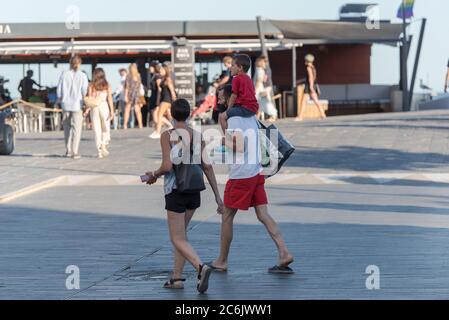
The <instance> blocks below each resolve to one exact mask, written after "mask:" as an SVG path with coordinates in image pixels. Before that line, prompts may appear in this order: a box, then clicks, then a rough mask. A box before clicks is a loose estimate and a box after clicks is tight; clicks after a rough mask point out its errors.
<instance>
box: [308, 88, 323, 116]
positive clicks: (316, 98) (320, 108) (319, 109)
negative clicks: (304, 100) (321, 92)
mask: <svg viewBox="0 0 449 320" xmlns="http://www.w3.org/2000/svg"><path fill="white" fill-rule="evenodd" d="M310 97H311V98H312V100H313V102H314V103H315V106H316V107H317V108H318V111H319V112H320V116H321V119H326V113H325V112H324V109H323V107H321V105H320V102H319V100H318V95H317V94H316V93H312V94H311V95H310Z"/></svg>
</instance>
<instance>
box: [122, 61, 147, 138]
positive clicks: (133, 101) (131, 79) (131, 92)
mask: <svg viewBox="0 0 449 320" xmlns="http://www.w3.org/2000/svg"><path fill="white" fill-rule="evenodd" d="M141 84H142V80H141V77H140V73H139V70H138V69H137V65H136V64H135V63H132V64H131V65H130V66H129V74H128V76H127V77H126V81H125V103H126V106H125V115H124V117H123V120H124V121H123V128H124V129H127V128H128V120H129V113H130V111H131V109H134V112H135V114H136V118H137V123H138V124H139V129H142V128H143V125H142V111H141V110H140V108H141V102H140V88H141Z"/></svg>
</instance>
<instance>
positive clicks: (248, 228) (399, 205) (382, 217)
mask: <svg viewBox="0 0 449 320" xmlns="http://www.w3.org/2000/svg"><path fill="white" fill-rule="evenodd" d="M279 127H280V129H281V130H282V132H283V133H284V134H285V135H286V136H287V137H288V139H289V140H290V141H291V142H292V143H294V145H295V146H296V147H297V149H298V150H297V152H296V153H295V154H294V155H293V157H292V159H291V161H289V162H288V164H287V166H286V167H285V168H284V169H283V170H282V172H281V174H280V175H279V176H278V177H276V178H275V179H272V180H271V181H270V182H269V186H268V193H269V197H270V202H271V206H270V209H271V212H272V213H273V216H274V217H275V218H276V219H277V220H278V221H279V222H280V226H281V229H282V231H283V233H284V236H285V239H286V242H287V244H288V246H289V247H290V249H291V251H292V253H293V254H294V255H295V257H296V262H295V263H294V264H293V265H292V267H293V268H294V269H295V271H296V273H295V274H293V275H289V276H276V275H271V274H268V273H267V272H266V270H267V268H268V267H271V266H273V265H274V264H275V262H276V250H275V247H274V245H273V244H272V242H271V240H270V239H269V237H268V235H267V234H266V232H265V230H264V229H263V227H262V226H261V225H260V224H258V222H257V219H256V218H255V217H254V213H253V211H249V212H241V213H240V214H239V215H238V217H237V220H236V222H237V223H236V226H235V234H234V239H235V240H234V242H233V247H232V252H231V257H230V266H229V267H230V270H229V272H228V273H227V274H219V273H214V274H213V275H212V278H211V283H210V290H209V291H208V293H207V295H203V296H198V295H197V293H196V291H195V274H194V272H193V269H192V267H191V266H187V268H186V277H187V278H188V280H187V282H186V284H185V285H186V288H185V289H184V290H182V291H170V290H165V289H163V288H162V284H163V282H164V281H165V279H166V277H167V276H168V272H169V270H170V267H171V263H172V262H171V245H170V242H169V240H168V235H167V227H166V218H165V213H164V211H163V197H162V187H161V185H160V184H158V185H155V186H152V187H147V186H142V185H140V184H139V183H138V181H137V178H138V175H139V174H141V173H142V172H144V171H145V170H147V169H152V168H154V167H155V165H156V164H157V163H159V161H160V160H159V159H160V151H159V145H158V142H156V141H154V140H149V139H148V138H147V136H148V134H149V133H150V131H149V129H148V130H142V131H139V130H128V131H126V132H125V131H117V132H113V140H112V145H111V156H110V157H109V158H107V159H101V160H98V159H96V158H95V157H94V155H95V150H94V142H93V136H92V133H91V132H85V134H84V136H83V141H82V144H81V153H82V155H83V158H82V159H81V160H78V161H74V160H71V159H66V158H63V157H62V154H63V153H64V148H63V140H62V133H43V134H41V135H20V136H18V137H17V141H16V144H17V149H16V152H15V154H13V155H12V156H10V157H1V158H0V182H1V184H0V197H2V196H3V197H5V196H8V197H7V198H4V199H6V200H7V201H6V200H5V201H3V203H0V299H10V298H13V299H404V298H405V299H449V275H448V273H447V270H448V268H449V258H448V256H449V233H448V231H449V201H448V195H449V161H448V160H449V112H442V111H439V112H425V113H409V114H380V115H365V116H350V117H335V118H330V119H328V120H326V121H324V122H303V123H295V122H292V121H287V120H282V121H280V122H279ZM216 171H217V172H218V174H219V177H220V181H221V182H224V181H225V176H224V174H225V173H226V170H225V168H223V167H218V168H217V169H216ZM49 179H56V180H51V181H52V184H47V185H42V187H45V188H41V189H40V190H39V189H36V190H31V191H33V192H29V193H28V194H26V193H22V194H20V195H21V196H20V197H16V198H14V197H13V196H11V195H14V194H15V192H16V191H18V190H23V189H24V188H27V187H30V186H36V185H39V184H41V183H42V182H45V181H48V180H49ZM220 188H221V190H223V185H220ZM0 199H1V198H0ZM214 212H215V207H214V205H213V199H212V197H211V195H210V191H209V192H205V193H204V197H203V206H202V208H201V209H200V210H199V212H198V213H197V214H196V215H195V217H194V220H193V221H192V225H191V228H190V230H189V237H190V240H191V241H192V244H193V246H194V247H195V248H196V249H197V250H198V252H199V253H200V256H202V257H204V260H205V261H207V260H210V259H212V258H214V257H215V256H216V255H217V253H218V247H219V230H220V224H219V222H220V220H219V219H220V217H219V216H217V215H216V214H215V213H214ZM69 265H76V266H78V267H79V269H80V280H81V288H80V290H72V291H70V290H67V289H66V287H65V282H66V277H67V276H68V275H67V274H65V269H66V267H67V266H69ZM370 265H375V266H377V267H378V268H379V270H380V289H379V290H368V289H367V288H366V286H365V282H366V279H367V277H368V275H367V274H365V270H366V268H367V266H370Z"/></svg>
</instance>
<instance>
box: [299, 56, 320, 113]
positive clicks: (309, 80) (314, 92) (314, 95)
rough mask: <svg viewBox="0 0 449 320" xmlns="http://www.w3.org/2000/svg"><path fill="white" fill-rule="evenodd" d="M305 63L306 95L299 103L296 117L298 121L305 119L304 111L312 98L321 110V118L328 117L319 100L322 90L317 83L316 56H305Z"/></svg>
mask: <svg viewBox="0 0 449 320" xmlns="http://www.w3.org/2000/svg"><path fill="white" fill-rule="evenodd" d="M304 59H305V64H306V68H307V72H306V83H305V87H304V95H303V98H302V101H301V103H300V104H299V105H298V116H297V118H296V119H295V120H296V121H302V120H303V115H302V113H303V111H304V107H305V105H306V103H307V101H308V100H309V98H311V99H312V100H313V102H314V103H315V106H316V107H317V108H318V111H319V112H320V115H321V119H325V118H326V113H325V112H324V109H323V107H321V105H320V102H319V100H318V96H319V95H320V90H319V87H318V83H317V72H316V68H315V66H314V64H313V62H314V61H315V57H314V56H313V55H311V54H308V55H306V56H305V58H304Z"/></svg>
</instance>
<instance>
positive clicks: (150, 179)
mask: <svg viewBox="0 0 449 320" xmlns="http://www.w3.org/2000/svg"><path fill="white" fill-rule="evenodd" d="M145 175H147V176H148V181H147V184H149V185H152V184H155V183H156V181H157V177H156V176H155V175H154V173H153V172H147V173H145Z"/></svg>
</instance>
